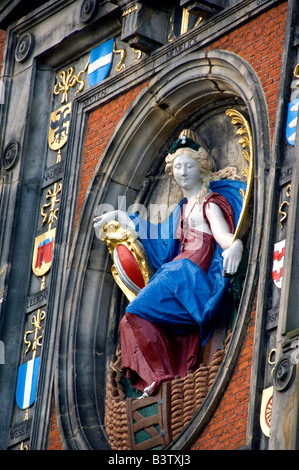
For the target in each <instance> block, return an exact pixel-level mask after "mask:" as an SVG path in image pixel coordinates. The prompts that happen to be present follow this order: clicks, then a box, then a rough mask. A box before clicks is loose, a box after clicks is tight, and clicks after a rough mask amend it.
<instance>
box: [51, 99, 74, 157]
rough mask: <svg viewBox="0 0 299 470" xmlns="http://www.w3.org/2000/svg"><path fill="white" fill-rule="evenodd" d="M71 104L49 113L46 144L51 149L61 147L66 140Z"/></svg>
mask: <svg viewBox="0 0 299 470" xmlns="http://www.w3.org/2000/svg"><path fill="white" fill-rule="evenodd" d="M71 108H72V104H71V103H68V104H66V105H65V106H61V108H59V109H57V110H56V111H53V112H52V113H51V120H50V127H49V135H48V144H49V147H50V149H51V150H59V149H61V148H62V147H63V146H64V145H65V144H66V142H67V139H68V134H69V127H70V120H71Z"/></svg>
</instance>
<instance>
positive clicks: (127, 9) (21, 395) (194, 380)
mask: <svg viewBox="0 0 299 470" xmlns="http://www.w3.org/2000/svg"><path fill="white" fill-rule="evenodd" d="M298 47H299V6H298V3H297V2H296V1H295V0H289V1H283V0H241V1H240V0H204V1H192V0H178V1H171V0H161V1H160V2H155V1H145V0H144V1H143V0H142V1H141V0H140V1H139V0H138V1H137V0H136V1H135V0H133V1H129V0H75V1H74V0H50V1H47V2H45V1H43V0H36V1H34V2H26V1H23V0H14V1H13V2H11V1H5V0H0V176H1V185H0V258H1V264H0V397H1V403H2V411H1V415H0V448H1V449H11V450H17V449H36V450H40V449H42V450H47V449H50V450H54V449H55V450H56V449H66V450H68V449H70V450H71V449H78V450H80V449H94V450H111V449H112V450H139V449H145V450H147V449H152V450H153V449H160V450H162V449H164V450H169V451H173V450H176V451H186V452H188V451H190V450H233V449H249V450H257V449H259V450H268V449H269V450H272V449H275V450H278V449H283V450H287V449H298V447H299V443H298V442H297V440H298V437H297V436H298V435H299V433H298V432H297V426H298V403H299V396H298V395H299V385H298V386H297V381H298V374H297V367H298V359H297V349H298V345H299V343H298V338H299V333H298V328H299V318H298V313H297V301H296V292H297V291H298V288H297V277H298V276H299V271H298V269H297V268H298V263H297V257H298V253H299V250H297V249H296V246H297V245H296V240H297V238H296V236H297V233H298V231H297V229H296V224H297V220H299V218H297V202H298V197H297V192H298V188H299V185H298V183H297V181H298V178H299V173H298V162H297V158H296V155H297V154H298V139H296V124H297V115H298V102H299V91H298V88H299V69H298V67H299V63H298V61H299V58H298V51H299V49H298ZM184 129H191V130H192V131H193V132H194V134H195V135H196V138H197V139H198V141H199V143H200V145H202V146H203V147H204V148H205V149H206V150H208V151H209V152H210V154H211V155H212V156H213V158H214V160H215V162H216V165H217V168H218V169H222V168H224V167H226V166H235V167H236V168H237V171H238V174H239V175H240V178H243V180H244V182H245V184H246V188H247V189H246V193H245V195H243V200H244V204H243V206H244V209H245V212H244V214H245V215H244V218H242V226H241V228H240V233H239V234H240V237H241V238H242V240H243V244H244V247H245V249H244V257H243V260H242V266H241V268H240V270H239V272H238V275H237V276H235V277H234V279H232V280H231V284H230V289H229V292H230V296H231V307H230V313H229V317H228V321H226V322H225V324H222V325H219V327H217V328H216V329H215V331H214V333H213V334H212V336H211V337H210V339H209V341H208V342H207V343H206V344H205V345H204V346H203V347H202V348H201V350H200V352H199V356H200V357H199V365H198V367H196V368H194V369H193V370H190V371H189V372H188V374H186V375H185V376H177V377H175V378H174V379H173V380H171V381H169V382H166V383H164V384H163V385H162V386H161V388H160V390H159V391H158V392H157V393H156V394H154V395H152V396H151V395H150V396H148V397H146V398H143V399H138V397H137V396H136V390H132V389H131V388H130V385H129V384H128V383H127V381H126V379H125V378H124V376H123V374H122V371H121V369H120V360H121V358H120V350H119V348H118V345H119V321H120V319H121V318H122V316H123V313H124V310H125V306H126V304H127V303H128V300H127V297H128V295H127V296H126V293H127V292H128V291H127V290H124V289H122V288H120V287H122V284H121V283H117V282H115V280H117V279H118V280H119V276H120V274H119V272H118V274H117V275H116V276H114V275H113V273H114V274H115V269H116V268H115V265H113V261H112V260H111V256H110V254H109V251H108V249H107V246H106V244H105V243H104V242H103V241H102V240H100V239H99V238H98V237H97V236H96V234H95V231H94V226H93V220H94V217H95V216H96V215H98V214H99V211H100V210H104V211H107V210H108V209H109V210H111V209H117V208H118V209H123V210H126V211H128V212H130V211H131V210H130V209H131V208H132V207H133V208H134V209H135V210H139V211H140V210H141V209H144V210H145V211H148V212H149V211H150V208H151V207H153V206H154V207H157V205H158V203H159V204H160V206H159V214H158V216H159V217H162V218H163V214H164V213H163V211H164V212H165V210H166V209H165V208H169V207H170V206H171V207H173V204H177V203H178V202H179V201H180V199H181V195H179V194H178V191H177V190H176V189H175V187H174V185H173V183H172V181H171V180H169V178H168V177H166V176H165V171H164V170H165V161H164V160H165V156H166V155H167V154H168V152H169V149H170V148H171V145H172V143H173V142H174V141H175V139H176V138H177V136H178V135H179V134H180V132H181V131H182V130H184ZM136 208H137V209H136ZM164 215H165V214H164ZM159 217H158V219H159ZM158 219H157V220H155V221H154V222H157V221H159V220H160V219H159V220H158ZM112 255H113V253H112ZM114 261H115V260H114ZM114 268H115V269H114ZM111 269H112V271H111ZM129 290H130V289H129ZM153 301H154V299H153Z"/></svg>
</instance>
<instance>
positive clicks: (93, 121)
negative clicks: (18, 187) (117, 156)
mask: <svg viewBox="0 0 299 470" xmlns="http://www.w3.org/2000/svg"><path fill="white" fill-rule="evenodd" d="M146 85H147V83H143V84H141V85H138V86H137V87H135V88H132V89H131V90H129V91H128V92H126V93H123V94H122V95H120V96H118V97H117V98H115V99H114V100H111V101H108V102H107V103H105V104H103V105H102V106H100V107H99V108H97V109H96V110H95V111H92V112H91V113H90V115H89V119H88V125H87V134H86V140H85V148H84V154H83V162H82V173H81V182H80V190H79V197H78V206H77V217H76V222H75V223H76V224H77V221H78V216H79V213H80V210H81V207H82V203H83V200H84V196H85V193H86V189H87V187H88V184H89V182H90V179H91V177H92V174H93V172H94V170H95V167H96V165H97V163H98V162H99V161H100V159H101V155H102V153H103V150H104V148H105V146H106V144H107V142H108V140H109V138H110V137H111V135H112V133H113V131H114V129H115V127H116V126H117V124H118V122H119V121H120V119H121V118H122V116H123V115H124V113H125V111H126V110H127V109H128V107H129V106H130V104H131V103H132V101H133V100H134V99H135V98H136V97H137V96H138V95H139V93H140V92H141V90H142V89H143V88H144V87H145V86H146Z"/></svg>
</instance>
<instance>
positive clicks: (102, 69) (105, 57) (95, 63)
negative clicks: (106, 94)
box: [88, 39, 114, 86]
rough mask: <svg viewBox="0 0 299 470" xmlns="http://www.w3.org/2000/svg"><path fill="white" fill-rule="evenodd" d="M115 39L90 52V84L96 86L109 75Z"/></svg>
mask: <svg viewBox="0 0 299 470" xmlns="http://www.w3.org/2000/svg"><path fill="white" fill-rule="evenodd" d="M113 45H114V39H109V41H106V42H104V43H103V44H101V45H100V46H98V47H96V48H95V49H93V50H92V51H91V52H90V57H89V66H88V82H89V84H90V86H95V85H97V84H98V83H100V82H101V81H102V80H104V79H105V78H106V77H107V75H108V74H109V71H110V67H111V63H112V58H113Z"/></svg>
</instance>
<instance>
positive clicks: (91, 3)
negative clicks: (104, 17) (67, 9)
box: [80, 0, 98, 23]
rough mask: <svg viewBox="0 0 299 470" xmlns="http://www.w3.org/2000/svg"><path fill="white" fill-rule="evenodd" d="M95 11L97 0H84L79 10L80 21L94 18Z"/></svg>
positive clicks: (83, 21) (84, 21) (88, 20)
mask: <svg viewBox="0 0 299 470" xmlns="http://www.w3.org/2000/svg"><path fill="white" fill-rule="evenodd" d="M97 11H98V1H97V0H84V2H83V3H82V6H81V10H80V20H81V21H82V23H89V22H90V21H92V20H93V19H94V17H95V15H96V13H97Z"/></svg>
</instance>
